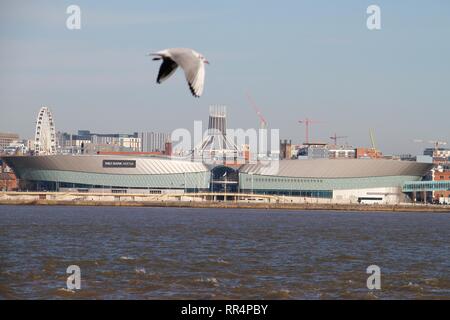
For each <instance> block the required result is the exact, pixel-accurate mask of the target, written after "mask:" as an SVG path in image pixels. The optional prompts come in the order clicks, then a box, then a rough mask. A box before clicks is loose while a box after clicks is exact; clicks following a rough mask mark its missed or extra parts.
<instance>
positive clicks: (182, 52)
mask: <svg viewBox="0 0 450 320" xmlns="http://www.w3.org/2000/svg"><path fill="white" fill-rule="evenodd" d="M148 55H150V56H156V58H153V60H161V59H162V60H163V63H162V64H161V67H160V68H159V73H158V78H157V79H156V82H157V83H162V82H163V81H164V80H166V79H168V78H169V77H170V76H171V75H172V74H173V73H174V72H175V70H176V69H177V67H178V66H180V67H181V68H182V69H183V70H184V74H185V76H186V80H187V82H188V84H189V89H190V90H191V92H192V94H193V95H194V97H197V98H198V97H200V96H201V95H202V93H203V86H204V83H205V63H207V64H209V62H208V60H206V59H205V57H204V56H203V55H201V54H200V53H198V52H197V51H195V50H192V49H188V48H171V49H165V50H161V51H158V52H154V53H149V54H148Z"/></svg>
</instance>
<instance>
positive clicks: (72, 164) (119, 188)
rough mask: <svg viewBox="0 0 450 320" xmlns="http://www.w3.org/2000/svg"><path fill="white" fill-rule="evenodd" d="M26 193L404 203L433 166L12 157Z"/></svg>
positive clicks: (321, 161) (356, 161) (9, 161)
mask: <svg viewBox="0 0 450 320" xmlns="http://www.w3.org/2000/svg"><path fill="white" fill-rule="evenodd" d="M3 159H4V161H5V162H6V163H7V165H8V166H10V167H11V168H12V169H13V170H14V172H15V174H16V175H17V177H18V178H19V179H20V181H21V188H22V189H24V190H48V191H78V192H99V191H101V192H112V193H177V192H178V193H194V192H225V193H227V192H228V193H246V194H265V195H282V196H289V197H303V198H315V199H328V200H329V201H332V202H337V203H350V202H353V203H355V202H363V203H371V202H375V203H400V202H405V201H407V200H408V199H407V198H406V195H405V193H403V192H402V187H403V186H404V184H405V183H407V182H412V181H420V180H421V179H422V177H423V176H424V175H425V174H426V173H427V171H428V170H429V169H430V168H431V166H432V165H430V164H425V163H417V162H412V161H397V160H381V159H377V160H375V159H346V160H330V159H313V160H281V161H274V162H273V163H258V164H244V165H241V166H233V167H231V166H224V165H213V166H211V165H206V164H204V163H201V162H193V161H188V160H181V159H170V158H162V157H143V156H117V155H47V156H6V157H4V158H3Z"/></svg>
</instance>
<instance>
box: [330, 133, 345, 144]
mask: <svg viewBox="0 0 450 320" xmlns="http://www.w3.org/2000/svg"><path fill="white" fill-rule="evenodd" d="M346 138H348V136H338V135H337V134H336V133H335V134H334V136H331V137H330V139H331V140H333V141H334V145H335V146H337V144H338V143H337V142H338V139H346Z"/></svg>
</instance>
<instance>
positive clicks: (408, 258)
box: [0, 206, 450, 299]
mask: <svg viewBox="0 0 450 320" xmlns="http://www.w3.org/2000/svg"><path fill="white" fill-rule="evenodd" d="M70 265H77V266H79V267H80V270H81V289H80V290H68V289H67V286H66V280H67V277H68V276H69V274H67V273H66V269H67V267H68V266H70ZM370 265H377V266H379V267H380V269H381V290H369V289H368V288H367V285H366V281H367V278H368V277H369V274H367V273H366V269H367V267H368V266H370ZM14 298H21V299H22V298H23V299H67V298H69V299H80V298H81V299H424V298H438V299H443V298H444V299H450V214H442V213H440V214H433V213H374V212H366V213H359V212H354V213H352V212H319V211H316V212H303V211H277V210H243V209H238V210H233V209H182V208H125V207H66V206H61V207H57V206H54V207H49V206H0V299H14Z"/></svg>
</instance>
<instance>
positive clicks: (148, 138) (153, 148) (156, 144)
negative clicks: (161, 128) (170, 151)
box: [138, 131, 170, 152]
mask: <svg viewBox="0 0 450 320" xmlns="http://www.w3.org/2000/svg"><path fill="white" fill-rule="evenodd" d="M138 137H139V138H140V140H141V149H140V151H142V152H164V151H165V150H166V143H167V142H170V134H169V133H163V132H153V131H151V132H139V133H138Z"/></svg>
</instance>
